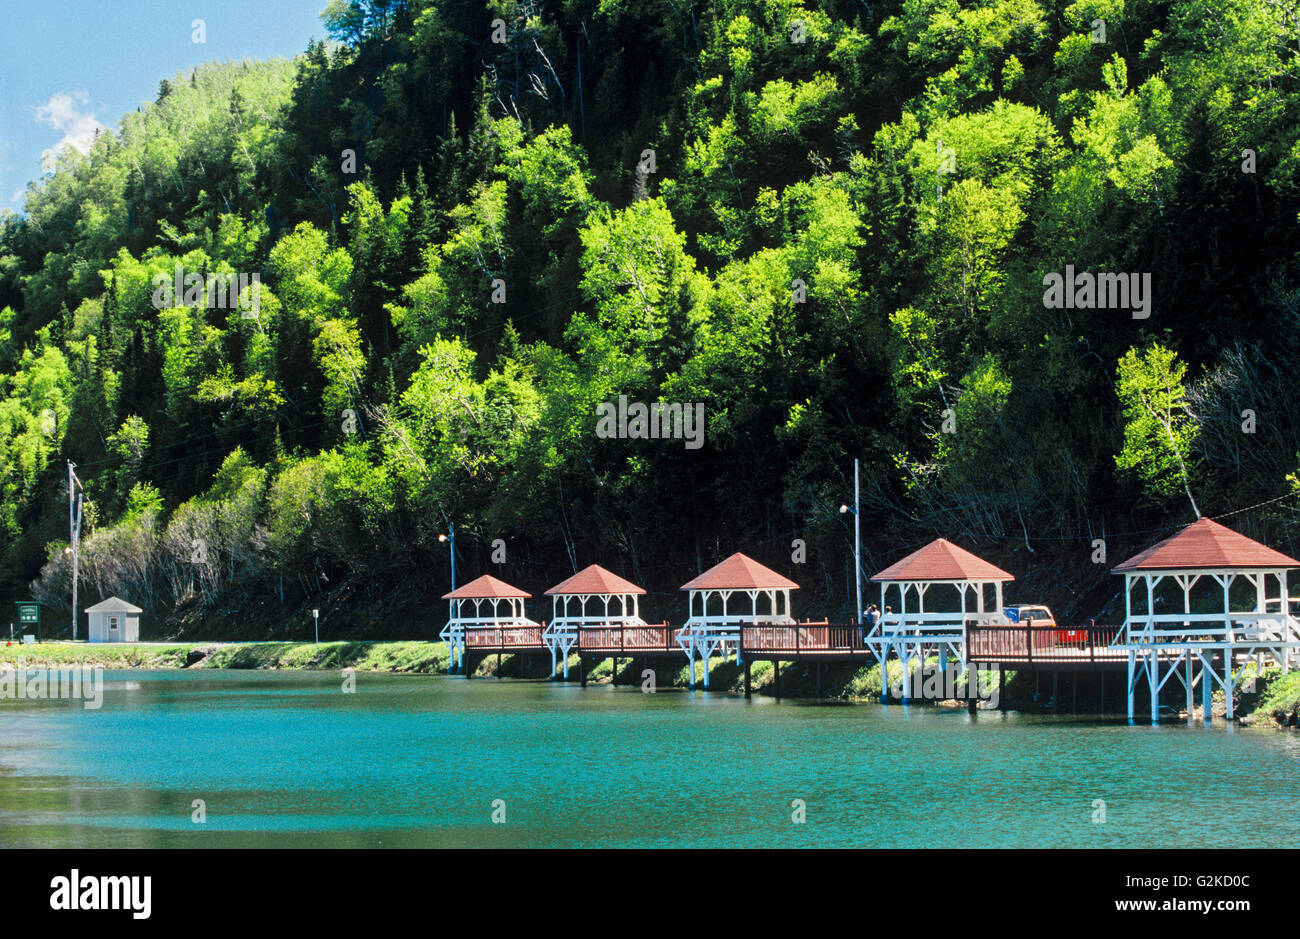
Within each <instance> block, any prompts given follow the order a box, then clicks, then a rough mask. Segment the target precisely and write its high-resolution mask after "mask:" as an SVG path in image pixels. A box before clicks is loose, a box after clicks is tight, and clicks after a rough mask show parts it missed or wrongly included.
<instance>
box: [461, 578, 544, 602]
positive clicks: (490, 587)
mask: <svg viewBox="0 0 1300 939" xmlns="http://www.w3.org/2000/svg"><path fill="white" fill-rule="evenodd" d="M531 596H532V594H531V593H528V592H527V591H525V590H520V589H519V588H518V587H512V586H510V585H509V584H508V583H506V582H505V581H504V580H498V579H497V578H495V577H493V576H492V575H491V574H484V575H483V576H482V577H478V578H475V579H474V580H471V581H470V582H469V583H467V584H466V585H465V586H463V587H457V588H456V589H455V590H453V591H452V592H451V593H444V594H443V595H442V598H443V599H444V600H485V599H486V600H492V599H499V600H506V599H512V598H523V599H525V600H526V599H528V598H530V597H531Z"/></svg>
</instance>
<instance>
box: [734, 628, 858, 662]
mask: <svg viewBox="0 0 1300 939" xmlns="http://www.w3.org/2000/svg"><path fill="white" fill-rule="evenodd" d="M862 632H863V627H862V626H859V625H857V624H856V623H834V624H832V623H827V622H825V621H823V622H820V623H797V624H795V625H793V626H742V627H741V628H740V650H741V655H742V657H743V656H744V654H745V653H749V654H751V655H759V656H763V655H776V654H780V655H790V656H794V657H796V658H798V657H801V656H804V655H855V654H856V655H867V654H868V649H867V647H866V645H865V644H864V643H863V641H862Z"/></svg>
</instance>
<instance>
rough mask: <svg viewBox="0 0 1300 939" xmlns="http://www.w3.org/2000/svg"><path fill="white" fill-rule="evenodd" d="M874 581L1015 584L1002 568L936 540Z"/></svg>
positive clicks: (950, 544) (882, 572)
mask: <svg viewBox="0 0 1300 939" xmlns="http://www.w3.org/2000/svg"><path fill="white" fill-rule="evenodd" d="M871 579H872V580H873V581H890V582H896V581H900V580H905V581H933V580H1015V578H1014V577H1012V576H1011V575H1010V574H1008V573H1007V572H1006V571H1004V570H1003V569H1002V568H1000V567H995V566H994V565H992V564H990V563H989V562H988V561H986V560H984V559H983V558H980V557H976V556H975V555H973V554H971V553H970V552H969V551H967V550H966V549H965V548H959V547H957V546H956V545H955V544H953V543H952V542H951V541H949V540H948V539H947V538H936V539H935V540H934V541H931V542H930V543H929V544H928V545H926V546H925V547H924V548H921V549H919V550H917V551H913V552H912V553H911V554H909V555H908V556H907V557H905V558H903V559H902V560H901V561H898V562H897V563H895V564H891V565H889V567H887V568H885V569H884V570H883V571H881V572H880V573H879V574H876V575H875V576H874V577H872V578H871Z"/></svg>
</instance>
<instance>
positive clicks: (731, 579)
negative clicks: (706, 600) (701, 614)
mask: <svg viewBox="0 0 1300 939" xmlns="http://www.w3.org/2000/svg"><path fill="white" fill-rule="evenodd" d="M681 589H683V590H773V589H776V590H798V589H799V585H798V584H796V583H795V582H794V581H793V580H790V579H789V578H788V577H782V576H781V575H780V574H778V573H777V572H776V571H774V570H772V569H771V568H768V567H764V566H763V565H762V564H759V563H758V562H757V561H755V560H754V559H753V558H751V557H746V556H745V555H743V554H741V553H740V552H739V551H737V552H736V553H735V554H733V555H732V556H731V557H729V558H727V559H726V560H725V561H722V562H721V563H719V564H715V565H714V566H713V567H710V568H709V569H708V570H707V571H705V572H704V573H703V574H701V575H700V576H699V577H696V578H695V579H694V580H690V581H687V582H686V583H684V584H682V588H681Z"/></svg>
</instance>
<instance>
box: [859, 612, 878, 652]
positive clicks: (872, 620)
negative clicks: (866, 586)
mask: <svg viewBox="0 0 1300 939" xmlns="http://www.w3.org/2000/svg"><path fill="white" fill-rule="evenodd" d="M879 622H880V609H879V607H877V606H876V605H875V604H874V603H873V604H871V605H870V606H868V607H867V609H866V611H865V612H864V613H863V614H862V627H861V628H862V644H863V646H865V645H866V644H867V636H869V635H871V631H872V630H873V629H875V628H876V624H877V623H879Z"/></svg>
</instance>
